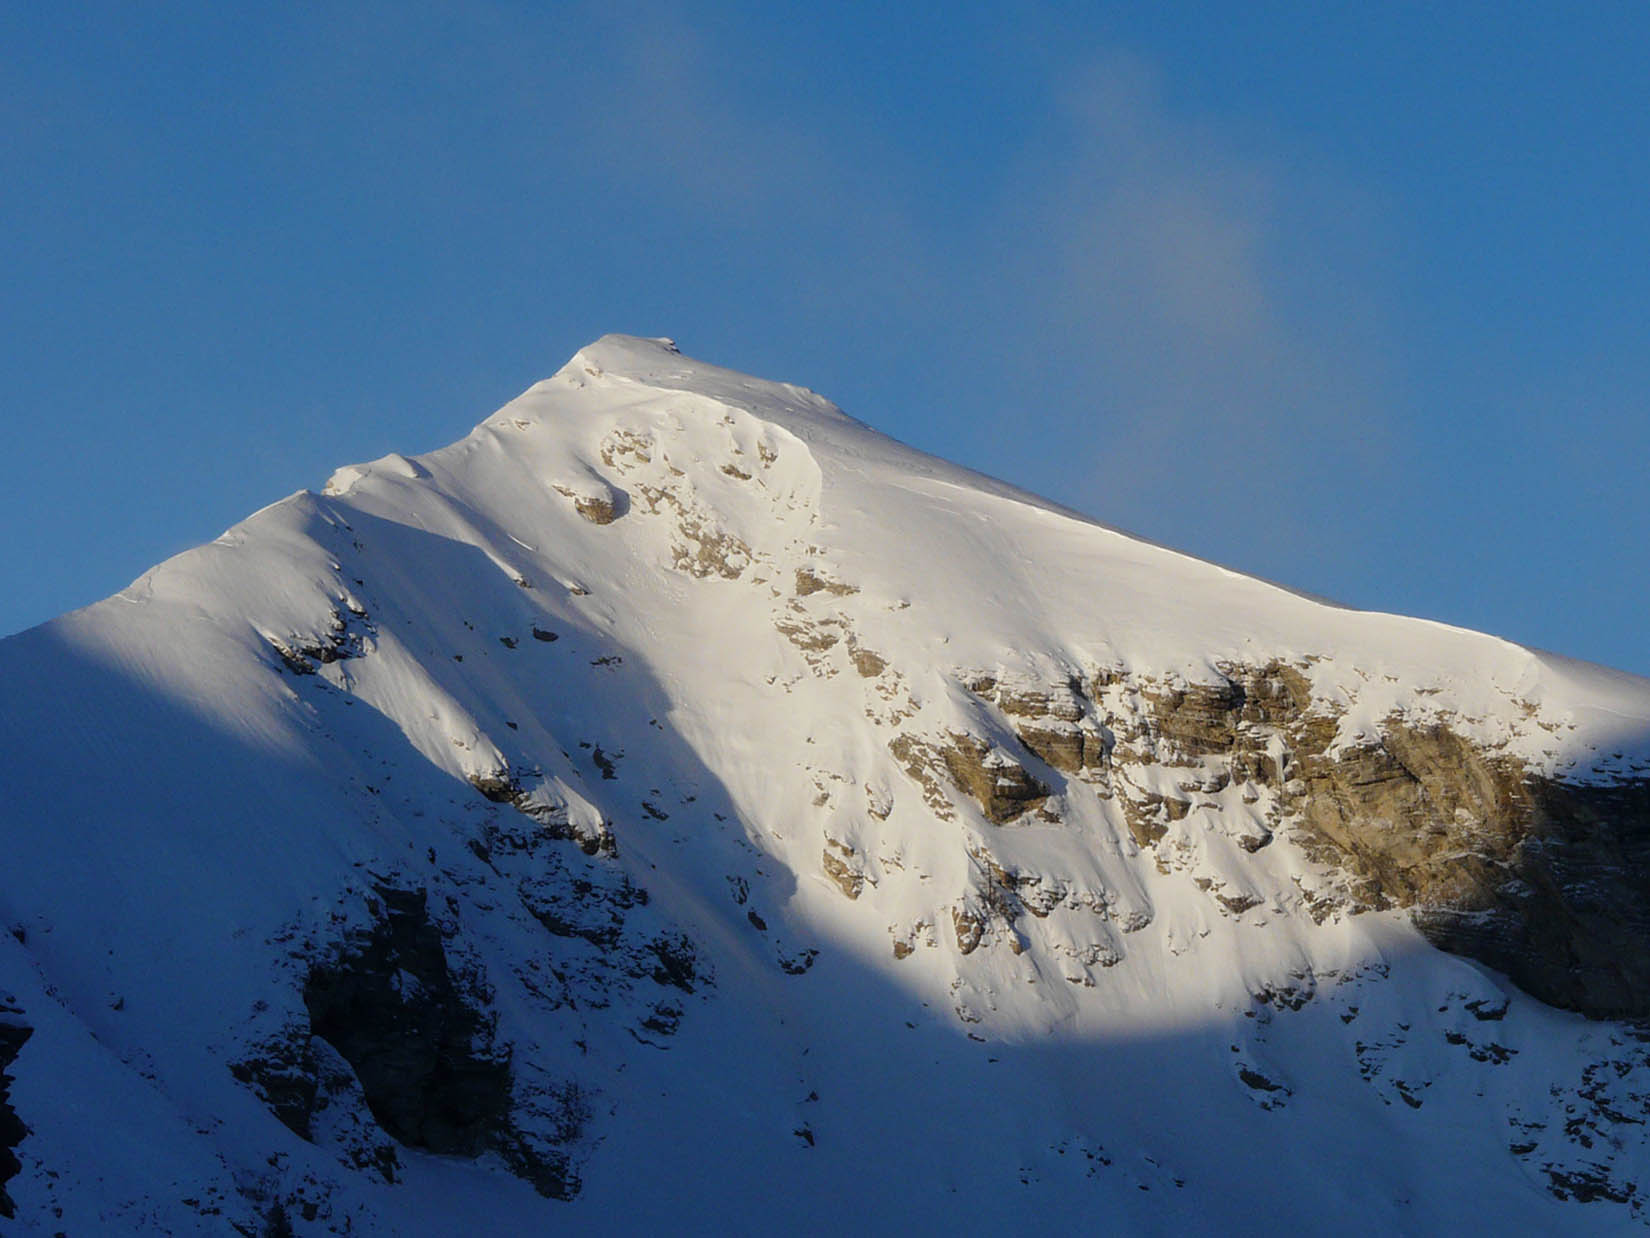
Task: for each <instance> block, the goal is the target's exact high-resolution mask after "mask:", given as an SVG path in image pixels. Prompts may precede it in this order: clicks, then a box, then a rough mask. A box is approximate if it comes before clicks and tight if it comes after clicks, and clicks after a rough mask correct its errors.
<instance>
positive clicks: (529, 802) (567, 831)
mask: <svg viewBox="0 0 1650 1238" xmlns="http://www.w3.org/2000/svg"><path fill="white" fill-rule="evenodd" d="M533 634H534V635H535V636H536V635H538V630H537V629H534V633H533ZM596 761H597V764H598V767H600V768H602V776H603V777H604V778H611V777H612V776H613V775H612V772H611V768H612V767H611V766H610V765H607V766H603V765H602V753H601V749H599V748H598V749H596ZM469 783H470V785H471V786H472V787H474V788H475V789H476V790H477V791H479V792H481V794H482V795H483V796H484V797H485V798H486V799H488V800H491V801H492V802H493V803H495V804H508V805H510V806H511V807H512V808H514V809H515V810H516V811H517V812H519V813H521V814H522V815H523V816H526V817H529V818H531V819H532V820H534V821H536V822H537V823H538V824H539V825H540V826H542V827H543V828H544V831H545V833H546V834H548V835H549V837H551V838H557V839H565V840H566V841H568V842H572V843H575V844H577V846H578V848H579V850H581V851H583V852H584V853H585V854H586V855H599V856H606V857H609V858H611V857H612V856H615V855H617V854H618V853H619V843H618V839H616V838H615V837H614V836H613V830H612V827H611V826H609V825H608V823H607V822H606V821H597V822H596V823H595V824H594V825H588V824H585V823H582V822H576V821H574V820H572V819H571V817H570V816H569V814H568V813H567V811H566V809H565V808H562V807H558V806H556V805H553V804H548V803H545V802H544V801H543V800H541V799H539V798H538V797H536V796H535V795H534V794H533V792H532V791H530V790H528V789H527V788H526V787H524V786H522V783H521V778H520V777H519V776H518V775H517V774H516V773H515V772H514V771H513V770H511V769H510V768H509V766H507V765H506V766H501V767H499V768H498V769H495V770H492V771H491V772H488V773H484V774H471V775H469Z"/></svg>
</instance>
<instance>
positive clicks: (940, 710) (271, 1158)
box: [0, 336, 1650, 1233]
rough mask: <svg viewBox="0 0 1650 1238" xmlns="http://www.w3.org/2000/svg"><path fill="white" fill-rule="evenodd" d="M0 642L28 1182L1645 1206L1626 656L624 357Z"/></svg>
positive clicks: (1018, 1212)
mask: <svg viewBox="0 0 1650 1238" xmlns="http://www.w3.org/2000/svg"><path fill="white" fill-rule="evenodd" d="M0 682H4V683H6V684H7V686H8V688H7V690H8V699H7V705H6V708H5V709H4V710H0V762H3V765H0V783H3V785H4V786H5V787H6V795H5V797H4V799H5V803H4V805H3V806H0V814H3V815H0V823H3V826H4V834H3V842H4V845H5V857H6V864H7V870H8V872H9V873H11V874H13V876H14V880H13V881H12V882H10V883H8V886H7V889H6V891H5V893H4V903H3V911H4V917H5V922H6V924H7V926H8V927H9V928H10V929H11V931H10V932H9V933H7V934H0V1072H3V1073H0V1139H4V1140H8V1141H9V1142H10V1143H11V1144H14V1145H15V1147H14V1151H15V1156H16V1159H17V1162H18V1168H17V1170H16V1171H15V1173H14V1174H12V1175H11V1176H10V1177H9V1179H8V1180H0V1191H4V1192H5V1194H4V1195H0V1205H3V1206H8V1207H10V1206H13V1205H14V1207H15V1211H17V1213H18V1215H19V1216H20V1217H23V1218H24V1219H25V1220H27V1221H29V1222H31V1223H33V1222H38V1223H39V1225H40V1226H48V1225H49V1226H50V1227H51V1228H54V1229H67V1230H68V1231H69V1232H79V1231H80V1230H81V1229H92V1230H95V1229H98V1228H100V1227H103V1228H106V1227H107V1226H108V1225H109V1224H111V1223H114V1224H119V1225H120V1226H121V1227H123V1228H128V1229H134V1228H135V1229H141V1228H142V1227H143V1226H144V1225H149V1226H150V1227H151V1228H153V1229H156V1230H157V1231H165V1232H193V1231H210V1230H214V1229H216V1228H219V1227H221V1225H222V1224H224V1223H226V1219H227V1222H228V1223H232V1224H235V1225H237V1226H239V1227H241V1228H243V1229H245V1230H247V1231H248V1232H251V1231H254V1230H256V1229H258V1228H260V1227H265V1228H275V1227H276V1223H275V1220H274V1219H273V1218H275V1216H276V1215H277V1213H278V1214H279V1217H280V1218H281V1223H282V1224H284V1225H288V1226H290V1227H291V1228H292V1229H293V1230H294V1231H295V1232H316V1233H324V1232H343V1231H344V1230H347V1229H352V1230H353V1231H354V1232H362V1231H383V1232H457V1231H459V1230H462V1229H464V1228H473V1227H474V1225H475V1223H476V1221H475V1218H477V1217H482V1218H485V1221H486V1223H487V1224H488V1226H489V1227H490V1228H499V1229H510V1230H516V1229H524V1230H525V1229H542V1228H546V1227H548V1226H551V1225H553V1224H557V1223H566V1224H571V1225H573V1226H575V1227H579V1228H587V1229H604V1228H605V1229H611V1230H616V1231H625V1230H629V1231H634V1230H637V1229H647V1228H662V1227H664V1226H666V1225H669V1226H672V1227H673V1228H684V1227H685V1228H689V1229H694V1228H699V1229H711V1228H726V1226H727V1225H728V1224H729V1221H728V1217H729V1215H730V1213H729V1200H738V1201H740V1203H739V1208H740V1209H742V1211H741V1212H740V1213H739V1215H740V1216H741V1217H742V1218H744V1219H745V1221H747V1222H748V1227H749V1228H752V1229H763V1230H770V1229H779V1228H792V1229H794V1228H798V1227H804V1228H805V1227H808V1226H810V1225H814V1224H817V1218H818V1217H819V1216H823V1215H834V1214H835V1213H836V1212H838V1211H840V1207H841V1201H842V1199H843V1193H844V1191H849V1192H852V1193H854V1194H856V1195H863V1196H864V1197H866V1198H874V1199H876V1200H878V1201H880V1202H879V1205H878V1206H879V1208H880V1209H881V1211H880V1212H879V1213H878V1214H877V1216H876V1222H877V1224H878V1226H879V1227H880V1228H886V1229H899V1228H922V1229H928V1228H934V1227H935V1225H936V1218H939V1221H941V1222H944V1223H948V1224H953V1225H957V1226H963V1225H967V1226H969V1227H975V1228H984V1227H987V1226H993V1227H995V1226H1002V1227H1007V1226H1010V1225H1022V1224H1023V1222H1024V1218H1025V1215H1027V1213H1028V1211H1030V1210H1035V1213H1036V1215H1037V1216H1038V1218H1039V1221H1040V1223H1046V1224H1059V1223H1065V1224H1070V1225H1073V1226H1077V1225H1081V1226H1084V1227H1089V1228H1091V1227H1092V1223H1093V1217H1094V1216H1095V1215H1097V1214H1098V1213H1099V1210H1102V1209H1103V1210H1104V1214H1105V1215H1106V1216H1107V1217H1108V1225H1111V1226H1113V1227H1114V1228H1116V1229H1118V1230H1120V1231H1124V1232H1162V1231H1163V1230H1164V1229H1168V1228H1175V1227H1180V1228H1186V1227H1191V1226H1194V1225H1195V1226H1200V1227H1202V1228H1208V1227H1209V1225H1210V1224H1211V1221H1210V1218H1215V1221H1214V1222H1213V1224H1215V1225H1216V1226H1217V1227H1221V1228H1227V1229H1233V1230H1242V1229H1244V1228H1246V1227H1248V1226H1249V1222H1250V1219H1251V1218H1253V1217H1256V1216H1267V1217H1273V1216H1276V1217H1280V1218H1283V1219H1284V1220H1285V1221H1287V1222H1292V1223H1301V1224H1307V1225H1311V1224H1313V1223H1314V1220H1315V1219H1316V1218H1321V1217H1323V1216H1328V1215H1335V1216H1345V1215H1349V1214H1350V1215H1358V1216H1360V1217H1368V1218H1370V1220H1369V1222H1368V1224H1369V1226H1370V1227H1371V1228H1372V1229H1376V1230H1380V1229H1402V1230H1413V1229H1428V1230H1431V1229H1443V1228H1446V1227H1454V1228H1462V1227H1470V1228H1480V1229H1481V1228H1487V1227H1489V1226H1491V1225H1520V1226H1523V1227H1528V1226H1530V1225H1532V1224H1534V1225H1543V1224H1544V1225H1546V1227H1548V1228H1552V1229H1560V1228H1564V1229H1570V1230H1574V1229H1576V1228H1577V1227H1580V1226H1585V1225H1588V1224H1595V1225H1599V1226H1601V1227H1603V1228H1608V1227H1610V1226H1612V1225H1617V1224H1620V1223H1630V1222H1632V1221H1633V1220H1634V1219H1635V1218H1636V1217H1637V1216H1638V1215H1639V1214H1638V1213H1637V1212H1635V1210H1634V1209H1635V1206H1636V1205H1635V1201H1636V1200H1637V1199H1638V1198H1639V1195H1638V1182H1639V1181H1640V1180H1641V1178H1642V1175H1643V1171H1644V1170H1645V1168H1646V1166H1647V1164H1650V1142H1647V1139H1646V1134H1645V1132H1646V1130H1647V1129H1650V1100H1647V1098H1646V1096H1645V1095H1644V1093H1643V1088H1642V1085H1641V1084H1640V1083H1639V1082H1637V1080H1641V1079H1642V1078H1643V1077H1644V1072H1645V1071H1650V1054H1647V1052H1646V1050H1645V1047H1644V1045H1643V1042H1642V1040H1639V1039H1635V1038H1634V1037H1633V1035H1632V1034H1630V1032H1629V1030H1628V1028H1627V1025H1626V1024H1625V1023H1623V1022H1620V1020H1632V1019H1642V1018H1644V1017H1646V1015H1650V954H1647V952H1646V950H1645V948H1644V942H1645V941H1646V940H1650V895H1647V893H1646V890H1645V885H1644V880H1643V874H1644V873H1645V872H1646V871H1647V869H1650V855H1647V853H1646V847H1647V846H1650V843H1647V841H1646V840H1647V839H1650V682H1646V681H1644V680H1640V679H1637V678H1634V677H1630V676H1622V675H1616V674H1614V673H1609V672H1604V671H1602V670H1601V669H1599V668H1591V667H1587V666H1585V665H1582V664H1578V663H1573V662H1569V661H1566V660H1564V659H1557V658H1551V657H1548V656H1545V655H1542V654H1539V653H1536V652H1533V651H1531V650H1528V649H1524V648H1521V647H1519V646H1516V645H1511V644H1509V643H1507V642H1504V641H1501V640H1498V639H1495V638H1491V637H1487V636H1483V635H1481V634H1478V633H1473V632H1466V631H1462V630H1460V629H1454V628H1448V627H1444V626H1442V625H1438V624H1431V623H1425V622H1422V621H1418V620H1413V619H1405V618H1402V617H1399V616H1393V615H1384V614H1373V613H1368V612H1359V611H1353V610H1348V609H1344V608H1339V607H1334V606H1329V605H1325V604H1322V603H1319V602H1316V601H1314V600H1312V599H1310V598H1306V597H1303V596H1300V595H1298V594H1293V593H1289V592H1287V591H1285V590H1282V589H1279V588H1277V587H1275V586H1272V585H1269V584H1266V583H1265V582H1261V581H1257V580H1253V579H1251V578H1248V577H1244V576H1242V575H1240V574H1238V573H1235V572H1230V571H1227V570H1225V569H1223V568H1220V567H1217V566H1214V565H1211V564H1208V563H1204V562H1201V561H1199V560H1196V559H1192V558H1189V557H1187V556H1185V555H1181V554H1178V553H1175V552H1173V551H1169V550H1165V549H1163V548H1160V547H1156V546H1152V545H1150V544H1148V543H1145V542H1142V541H1140V540H1138V539H1134V538H1130V537H1128V536H1126V535H1124V534H1121V533H1118V532H1116V531H1114V530H1110V529H1107V528H1104V527H1102V526H1099V525H1097V524H1095V523H1093V522H1091V521H1089V520H1086V519H1084V518H1083V517H1081V516H1080V515H1078V514H1076V513H1071V512H1066V511H1062V510H1060V509H1058V508H1056V507H1055V506H1053V505H1051V504H1048V503H1045V502H1043V501H1041V500H1039V499H1037V498H1036V497H1035V496H1032V495H1028V494H1025V493H1023V492H1021V491H1018V490H1016V489H1014V488H1013V487H1010V486H1007V485H1004V484H1002V483H998V482H993V481H991V480H990V479H988V478H983V477H980V476H979V475H977V474H974V473H971V472H969V471H968V470H965V469H962V468H958V467H956V466H954V465H951V464H948V463H947V462H945V461H942V460H937V459H935V458H933V457H930V456H926V455H924V454H922V453H920V452H917V451H914V450H912V449H910V448H907V447H904V446H902V445H900V444H898V443H895V442H893V441H892V440H889V439H887V438H886V437H884V436H882V435H880V434H877V433H876V432H875V431H873V430H871V429H869V428H868V427H866V426H863V425H861V424H860V423H858V422H856V421H853V420H852V419H850V418H848V417H846V416H844V415H843V414H842V413H841V412H840V411H839V410H837V409H836V408H835V406H834V405H831V404H830V403H829V402H828V401H827V400H825V399H823V398H822V397H820V396H817V395H815V394H813V393H812V392H808V391H806V390H804V389H802V388H800V387H794V386H791V385H788V384H785V383H777V382H768V381H765V380H761V379H757V378H753V377H750V376H748V375H743V374H739V373H737V372H735V371H732V370H727V369H723V368H721V367H718V366H714V365H710V364H707V363H702V362H698V361H695V360H692V359H691V358H687V357H684V356H682V355H681V354H680V353H679V352H678V351H677V350H676V348H675V346H674V344H672V343H671V342H670V341H667V340H648V339H641V338H638V337H631V336H604V337H603V338H602V339H600V340H597V341H596V342H595V343H593V344H591V345H589V346H587V347H585V348H583V349H581V350H579V352H578V353H577V354H575V355H574V357H573V358H572V360H571V361H569V363H568V364H567V365H566V366H564V367H563V368H562V369H561V370H560V371H558V373H557V374H556V375H555V376H553V377H552V378H550V379H547V380H545V381H543V382H541V383H538V384H535V385H534V386H533V387H532V388H530V389H529V390H528V391H526V392H524V393H523V394H522V395H521V396H520V397H518V398H517V399H516V400H513V401H511V402H510V403H509V404H507V405H506V406H505V407H504V408H502V409H500V410H498V411H497V412H496V413H494V414H493V415H491V416H489V417H488V418H486V419H485V420H484V421H483V422H482V423H481V424H480V425H478V426H477V427H476V429H475V430H474V431H472V432H471V433H470V434H469V435H467V436H466V437H465V438H463V439H461V440H460V441H458V442H456V443H454V444H452V445H450V446H448V447H445V448H442V449H441V450H438V451H434V452H430V453H427V454H425V455H421V456H417V457H406V456H401V455H394V454H392V455H389V456H386V457H384V458H382V459H380V460H378V461H373V462H371V463H368V464H362V465H353V466H347V467H345V468H342V469H340V470H339V471H338V472H337V473H335V474H334V476H333V478H332V479H331V480H330V481H329V483H328V485H327V486H326V488H325V490H324V491H323V492H322V493H320V494H304V495H302V496H301V497H299V498H298V499H296V500H289V501H283V502H282V503H278V504H275V505H273V506H272V507H270V508H266V509H265V510H263V511H262V512H259V513H257V514H256V515H254V516H253V517H251V518H249V519H248V520H246V521H244V522H242V523H241V524H240V525H237V526H236V527H235V528H234V529H231V530H230V531H229V532H228V533H226V534H225V535H224V536H223V537H222V538H220V539H218V541H216V542H214V543H212V544H211V545H209V546H204V547H200V548H197V549H196V550H193V551H190V552H187V553H186V554H184V555H181V556H178V557H177V558H175V559H173V560H170V561H168V562H167V563H166V564H163V565H161V566H160V567H158V568H156V569H154V570H153V571H152V572H150V573H148V574H147V575H146V576H145V577H144V578H143V580H142V581H140V582H139V585H138V586H134V587H133V588H132V589H130V590H127V591H125V592H124V593H122V594H121V595H118V596H117V597H115V598H112V599H109V600H108V601H105V602H103V603H100V604H98V605H96V606H93V607H91V608H89V609H87V610H86V611H82V612H77V613H76V614H74V615H71V616H67V617H65V618H63V619H60V620H57V621H55V622H53V623H51V624H47V625H45V626H43V627H42V628H39V629H35V630H34V631H32V632H29V633H25V634H23V635H21V636H19V637H15V638H11V639H8V640H6V641H3V642H0ZM1582 1016H1587V1017H1586V1018H1584V1017H1582ZM18 1029H22V1030H21V1031H20V1030H18ZM20 1037H21V1039H20ZM8 1087H9V1091H8ZM87 1112H97V1113H98V1114H99V1115H100V1123H99V1124H98V1125H97V1126H96V1127H95V1128H89V1127H87V1125H86V1124H85V1122H84V1114H85V1113H87ZM1577 1115H1580V1116H1577ZM14 1119H15V1120H14ZM1262 1126H1264V1132H1263V1133H1264V1136H1265V1137H1264V1138H1257V1132H1258V1131H1260V1130H1261V1127H1262ZM18 1131H22V1132H23V1133H22V1134H21V1135H17V1134H15V1132H18ZM8 1132H13V1134H8ZM729 1148H737V1149H739V1155H738V1156H737V1157H728V1156H725V1155H724V1153H725V1151H726V1149H729ZM134 1150H136V1151H134ZM6 1156H7V1149H6V1146H0V1179H5V1178H6V1177H7V1174H8V1164H9V1162H8V1161H7V1159H6ZM156 1158H159V1159H160V1161H161V1162H163V1163H164V1166H165V1172H164V1174H161V1173H159V1172H157V1171H156V1169H155V1164H156ZM160 1181H165V1182H167V1183H168V1184H170V1185H169V1186H168V1187H167V1189H165V1190H164V1191H163V1190H160V1189H158V1188H157V1187H156V1186H155V1183H157V1182H160ZM1397 1200H1402V1201H1403V1202H1402V1203H1399V1202H1395V1201H1397ZM1579 1200H1594V1201H1599V1202H1597V1203H1596V1204H1594V1205H1592V1206H1591V1208H1590V1210H1588V1209H1579V1208H1578V1207H1577V1203H1576V1201H1579ZM8 1201H9V1202H8ZM59 1212H61V1213H62V1215H61V1216H59V1215H58V1213H59ZM1537 1216H1539V1220H1532V1218H1535V1217H1537ZM112 1217H118V1218H121V1219H120V1220H119V1221H118V1222H111V1221H110V1220H109V1218H112ZM306 1226H307V1228H305V1227H306Z"/></svg>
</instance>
